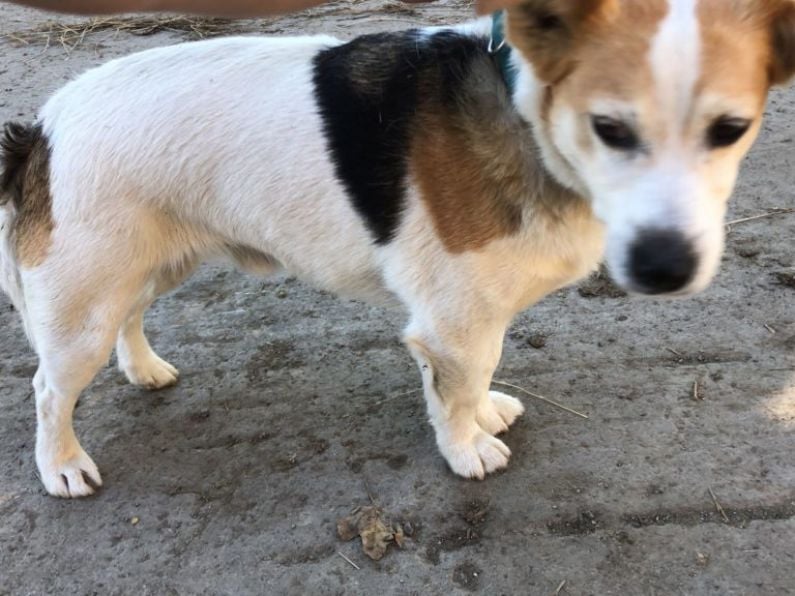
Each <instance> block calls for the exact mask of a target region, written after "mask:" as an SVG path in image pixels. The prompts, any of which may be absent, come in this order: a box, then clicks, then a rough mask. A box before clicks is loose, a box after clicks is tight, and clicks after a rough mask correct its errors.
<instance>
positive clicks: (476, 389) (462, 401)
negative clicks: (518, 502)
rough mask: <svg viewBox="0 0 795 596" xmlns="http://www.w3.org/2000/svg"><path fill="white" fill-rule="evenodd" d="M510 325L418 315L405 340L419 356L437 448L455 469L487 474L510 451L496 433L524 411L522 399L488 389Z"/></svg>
mask: <svg viewBox="0 0 795 596" xmlns="http://www.w3.org/2000/svg"><path fill="white" fill-rule="evenodd" d="M505 328H506V325H505V323H504V322H501V321H490V320H489V319H488V318H487V317H482V316H480V317H477V316H472V317H460V316H459V317H458V320H456V321H455V322H451V321H449V320H445V318H444V317H430V318H428V317H427V314H426V316H423V317H422V318H419V317H415V318H414V319H413V320H412V322H411V323H410V324H409V327H408V329H407V331H406V336H405V341H406V344H407V345H408V347H409V349H410V350H411V352H412V354H413V356H414V358H415V359H416V360H417V362H418V364H419V366H420V369H421V372H422V379H423V385H424V390H425V398H426V401H427V404H428V413H429V415H430V421H431V424H432V425H433V427H434V430H435V431H436V442H437V444H438V446H439V450H440V451H441V452H442V455H443V456H444V457H445V459H446V460H447V462H448V464H449V465H450V468H451V469H452V470H453V472H455V473H456V474H459V475H461V476H465V477H468V478H483V477H484V476H485V475H486V474H488V473H489V472H493V471H495V470H498V469H500V468H504V467H505V466H506V465H507V464H508V458H509V457H510V455H511V451H510V449H508V447H507V445H505V443H503V442H502V441H500V440H499V439H498V438H496V437H495V436H494V435H496V434H498V433H500V432H503V431H505V430H507V429H508V426H510V424H511V423H513V421H514V420H515V419H516V418H517V417H518V416H519V415H520V414H521V413H522V412H523V411H524V408H523V406H522V404H521V402H519V400H517V399H515V398H513V397H509V396H507V395H503V394H501V393H497V392H490V391H489V386H490V384H491V377H492V375H493V373H494V370H495V368H496V367H497V364H498V362H499V359H500V355H501V353H502V341H503V335H504V333H505Z"/></svg>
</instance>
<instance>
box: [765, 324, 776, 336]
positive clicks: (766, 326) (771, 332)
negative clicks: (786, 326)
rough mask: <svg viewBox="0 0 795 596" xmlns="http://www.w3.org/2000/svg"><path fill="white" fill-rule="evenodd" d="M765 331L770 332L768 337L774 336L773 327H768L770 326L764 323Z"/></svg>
mask: <svg viewBox="0 0 795 596" xmlns="http://www.w3.org/2000/svg"><path fill="white" fill-rule="evenodd" d="M765 329H767V330H768V331H770V335H775V334H776V330H775V329H773V327H771V326H770V325H768V324H767V323H765Z"/></svg>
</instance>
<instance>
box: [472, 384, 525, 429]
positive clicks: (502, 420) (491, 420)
mask: <svg viewBox="0 0 795 596" xmlns="http://www.w3.org/2000/svg"><path fill="white" fill-rule="evenodd" d="M523 413H524V406H523V405H522V402H520V401H519V400H518V399H516V398H515V397H511V396H510V395H505V394H504V393H500V392H499V391H489V399H486V400H483V402H482V403H481V404H480V405H479V406H478V413H477V422H478V424H479V425H480V427H481V428H482V429H483V430H485V431H486V432H487V433H489V434H490V435H498V434H500V433H504V432H505V431H506V430H508V427H509V426H511V425H512V424H513V423H514V422H515V421H516V419H517V418H518V417H519V416H521V415H522V414H523Z"/></svg>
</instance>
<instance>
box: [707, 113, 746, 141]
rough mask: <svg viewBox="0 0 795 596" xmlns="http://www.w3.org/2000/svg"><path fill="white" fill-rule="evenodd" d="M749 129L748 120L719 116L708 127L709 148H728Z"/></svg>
mask: <svg viewBox="0 0 795 596" xmlns="http://www.w3.org/2000/svg"><path fill="white" fill-rule="evenodd" d="M749 128H751V121H750V120H746V119H745V118H731V117H729V116H721V117H720V118H718V119H717V120H715V122H713V123H712V126H710V127H709V130H708V131H707V142H708V143H709V145H710V147H729V146H730V145H734V144H735V143H736V142H737V141H739V140H740V139H741V138H742V137H743V136H744V135H745V133H746V132H748V129H749Z"/></svg>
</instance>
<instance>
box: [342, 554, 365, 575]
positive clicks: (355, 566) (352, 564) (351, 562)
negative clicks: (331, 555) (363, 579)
mask: <svg viewBox="0 0 795 596" xmlns="http://www.w3.org/2000/svg"><path fill="white" fill-rule="evenodd" d="M337 554H338V555H339V556H341V557H342V558H343V559H345V560H346V561H347V562H348V563H350V564H351V567H353V568H354V569H356V570H357V571H361V569H362V568H361V567H359V566H358V565H357V564H356V563H354V562H353V561H351V560H350V559H349V558H348V557H346V556H345V555H343V554H342V553H341V552H340V551H337Z"/></svg>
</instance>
